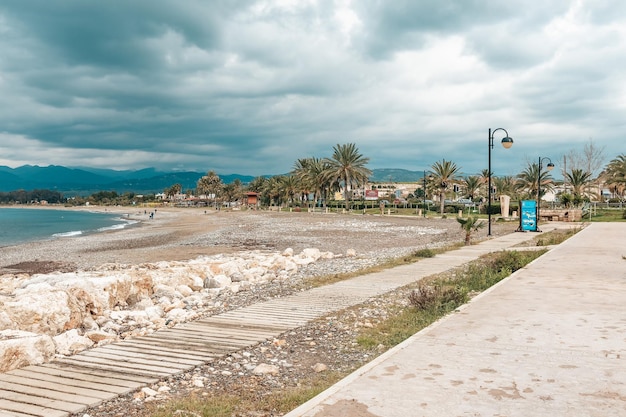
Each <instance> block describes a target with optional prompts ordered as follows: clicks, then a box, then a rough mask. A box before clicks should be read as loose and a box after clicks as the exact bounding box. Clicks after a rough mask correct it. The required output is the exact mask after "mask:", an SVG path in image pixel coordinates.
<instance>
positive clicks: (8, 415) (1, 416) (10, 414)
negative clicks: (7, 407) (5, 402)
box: [0, 410, 33, 417]
mask: <svg viewBox="0 0 626 417" xmlns="http://www.w3.org/2000/svg"><path fill="white" fill-rule="evenodd" d="M0 417H33V415H32V414H24V413H20V412H18V411H3V410H0Z"/></svg>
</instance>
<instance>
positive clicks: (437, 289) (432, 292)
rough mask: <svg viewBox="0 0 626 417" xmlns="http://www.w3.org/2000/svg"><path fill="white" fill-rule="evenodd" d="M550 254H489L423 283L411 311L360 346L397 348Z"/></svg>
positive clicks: (371, 332) (367, 335) (368, 333)
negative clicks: (508, 277) (540, 257)
mask: <svg viewBox="0 0 626 417" xmlns="http://www.w3.org/2000/svg"><path fill="white" fill-rule="evenodd" d="M545 252H546V251H545V250H540V251H524V252H518V251H503V252H498V253H494V254H489V255H486V256H483V257H481V258H480V259H478V260H476V261H474V262H471V263H470V264H468V265H467V266H465V267H462V268H460V269H457V270H456V271H452V272H450V273H447V274H444V275H443V276H439V277H435V278H433V279H430V280H422V281H420V283H418V284H417V289H415V290H414V291H413V292H412V293H411V295H410V296H409V303H410V307H408V308H404V309H400V310H399V311H398V312H397V314H393V315H392V316H391V317H390V318H389V319H387V320H385V321H384V322H382V323H380V324H379V325H378V326H376V327H374V328H371V329H367V330H365V331H364V332H362V333H361V334H360V335H359V336H358V338H357V343H358V344H359V345H360V346H361V347H363V348H365V349H371V348H372V347H375V346H380V345H382V346H385V347H387V348H389V347H392V346H395V345H397V344H398V343H400V342H402V341H403V340H405V339H407V338H408V337H409V336H411V335H413V334H415V333H416V332H418V331H420V330H422V329H423V328H425V327H427V326H429V325H430V324H432V323H434V322H435V321H436V320H439V319H440V318H441V317H443V316H445V315H446V314H448V313H450V312H451V311H454V310H455V309H457V308H458V307H459V306H461V305H463V304H464V303H466V302H467V301H468V300H469V299H470V298H471V297H472V296H474V295H476V294H477V293H480V292H482V291H484V290H486V289H487V288H489V287H491V286H492V285H494V284H496V283H497V282H499V281H501V280H502V279H504V278H506V277H507V276H509V275H511V274H512V273H513V272H515V271H517V270H518V269H520V268H522V267H524V266H525V265H527V264H528V263H530V262H531V261H533V260H534V259H537V258H538V257H539V256H541V255H543V254H544V253H545Z"/></svg>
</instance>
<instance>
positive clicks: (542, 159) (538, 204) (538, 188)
mask: <svg viewBox="0 0 626 417" xmlns="http://www.w3.org/2000/svg"><path fill="white" fill-rule="evenodd" d="M544 160H548V161H550V162H548V165H546V168H547V169H548V171H552V170H553V169H554V164H553V163H552V159H550V158H548V157H543V158H542V157H539V169H538V170H537V219H536V220H535V221H536V222H537V227H536V228H535V229H537V231H538V232H541V230H539V219H540V217H539V208H540V206H541V169H542V168H543V167H542V166H541V163H542V162H543V161H544Z"/></svg>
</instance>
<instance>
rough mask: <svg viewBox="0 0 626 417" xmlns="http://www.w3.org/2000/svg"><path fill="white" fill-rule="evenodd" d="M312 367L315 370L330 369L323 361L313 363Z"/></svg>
mask: <svg viewBox="0 0 626 417" xmlns="http://www.w3.org/2000/svg"><path fill="white" fill-rule="evenodd" d="M311 369H313V371H314V372H317V373H319V372H324V371H325V370H327V369H328V366H326V365H324V364H323V363H316V364H315V365H313V366H312V367H311Z"/></svg>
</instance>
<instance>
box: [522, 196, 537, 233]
mask: <svg viewBox="0 0 626 417" xmlns="http://www.w3.org/2000/svg"><path fill="white" fill-rule="evenodd" d="M520 210H521V213H520V226H521V228H522V231H524V232H525V231H530V232H536V231H537V202H536V201H535V200H522V206H521V208H520Z"/></svg>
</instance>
